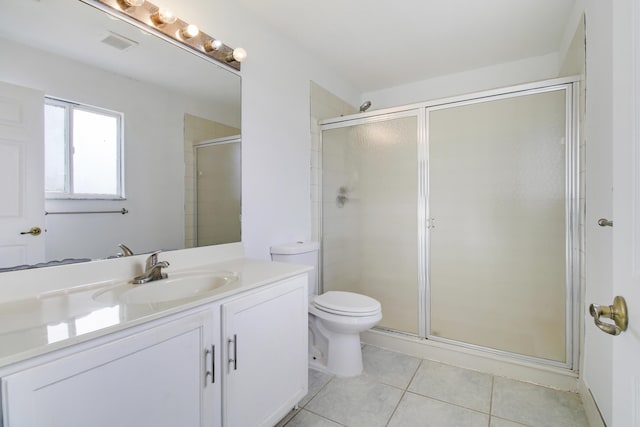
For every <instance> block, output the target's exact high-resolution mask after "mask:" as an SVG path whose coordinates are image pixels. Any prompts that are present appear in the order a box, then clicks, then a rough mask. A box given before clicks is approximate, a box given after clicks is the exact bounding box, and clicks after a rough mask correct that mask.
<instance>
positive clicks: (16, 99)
mask: <svg viewBox="0 0 640 427" xmlns="http://www.w3.org/2000/svg"><path fill="white" fill-rule="evenodd" d="M43 102H44V93H42V92H40V91H37V90H33V89H28V88H23V87H19V86H14V85H10V84H7V83H2V82H0V201H1V203H0V268H2V267H10V266H14V265H20V264H35V263H38V262H42V261H44V242H45V240H44V233H42V234H40V235H39V236H32V235H29V234H20V233H21V232H24V231H28V230H30V229H31V228H32V227H39V228H41V229H42V230H43V232H44V145H43V144H44V142H43V126H44V107H43Z"/></svg>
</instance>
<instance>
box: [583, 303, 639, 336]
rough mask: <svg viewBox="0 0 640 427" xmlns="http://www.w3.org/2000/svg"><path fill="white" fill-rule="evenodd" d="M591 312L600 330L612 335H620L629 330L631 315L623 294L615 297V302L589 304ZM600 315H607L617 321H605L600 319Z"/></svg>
mask: <svg viewBox="0 0 640 427" xmlns="http://www.w3.org/2000/svg"><path fill="white" fill-rule="evenodd" d="M589 313H590V314H591V316H592V317H593V321H594V323H595V324H596V326H597V327H598V328H600V330H602V331H603V332H606V333H607V334H611V335H620V334H621V333H622V332H624V331H626V330H627V327H628V326H629V316H628V315H627V302H626V301H625V299H624V298H623V297H621V296H617V297H615V298H614V299H613V304H612V305H609V306H606V305H598V304H591V305H590V306H589ZM600 317H606V318H608V319H611V320H613V321H614V322H615V324H611V323H605V322H603V321H602V320H600Z"/></svg>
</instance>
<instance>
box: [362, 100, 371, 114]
mask: <svg viewBox="0 0 640 427" xmlns="http://www.w3.org/2000/svg"><path fill="white" fill-rule="evenodd" d="M369 107H371V101H364V102H363V103H362V105H361V106H360V112H361V113H364V112H365V111H367V110H368V109H369Z"/></svg>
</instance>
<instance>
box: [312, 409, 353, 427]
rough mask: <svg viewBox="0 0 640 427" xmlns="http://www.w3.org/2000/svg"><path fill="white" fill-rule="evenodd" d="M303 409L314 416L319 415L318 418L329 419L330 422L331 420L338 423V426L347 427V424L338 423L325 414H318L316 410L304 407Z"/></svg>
mask: <svg viewBox="0 0 640 427" xmlns="http://www.w3.org/2000/svg"><path fill="white" fill-rule="evenodd" d="M301 410H302V409H301ZM304 410H305V411H307V412H308V413H310V414H313V415H316V416H318V417H320V418H322V419H324V420H327V421H331V422H332V423H334V424H338V425H340V426H343V427H347V426H345V425H344V424H342V423H339V422H338V421H336V420H332V419H331V418H327V416H326V415H320V414H318V413H317V412H313V411H312V410H310V409H304Z"/></svg>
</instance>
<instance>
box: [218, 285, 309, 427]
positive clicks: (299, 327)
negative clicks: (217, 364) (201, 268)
mask: <svg viewBox="0 0 640 427" xmlns="http://www.w3.org/2000/svg"><path fill="white" fill-rule="evenodd" d="M222 324H223V339H224V340H225V341H226V357H225V355H224V353H223V360H225V361H226V366H223V370H224V371H225V372H226V373H225V374H224V375H223V384H222V387H223V410H224V412H223V424H224V425H225V426H229V427H232V426H233V427H235V426H272V425H274V424H276V423H277V422H278V421H279V420H280V419H281V418H282V417H283V416H284V415H286V414H287V412H289V411H290V410H291V409H292V408H293V407H294V406H295V405H297V404H298V402H299V401H300V400H301V399H302V398H303V397H304V396H305V394H306V393H307V363H308V362H307V328H308V324H307V276H306V275H304V276H298V277H295V278H293V279H289V280H285V281H282V282H279V283H278V284H276V285H274V286H271V287H269V288H267V289H265V290H262V291H258V292H255V293H252V294H250V295H247V296H244V297H239V298H237V299H234V300H232V301H230V302H227V303H224V304H222ZM223 344H224V342H223Z"/></svg>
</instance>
